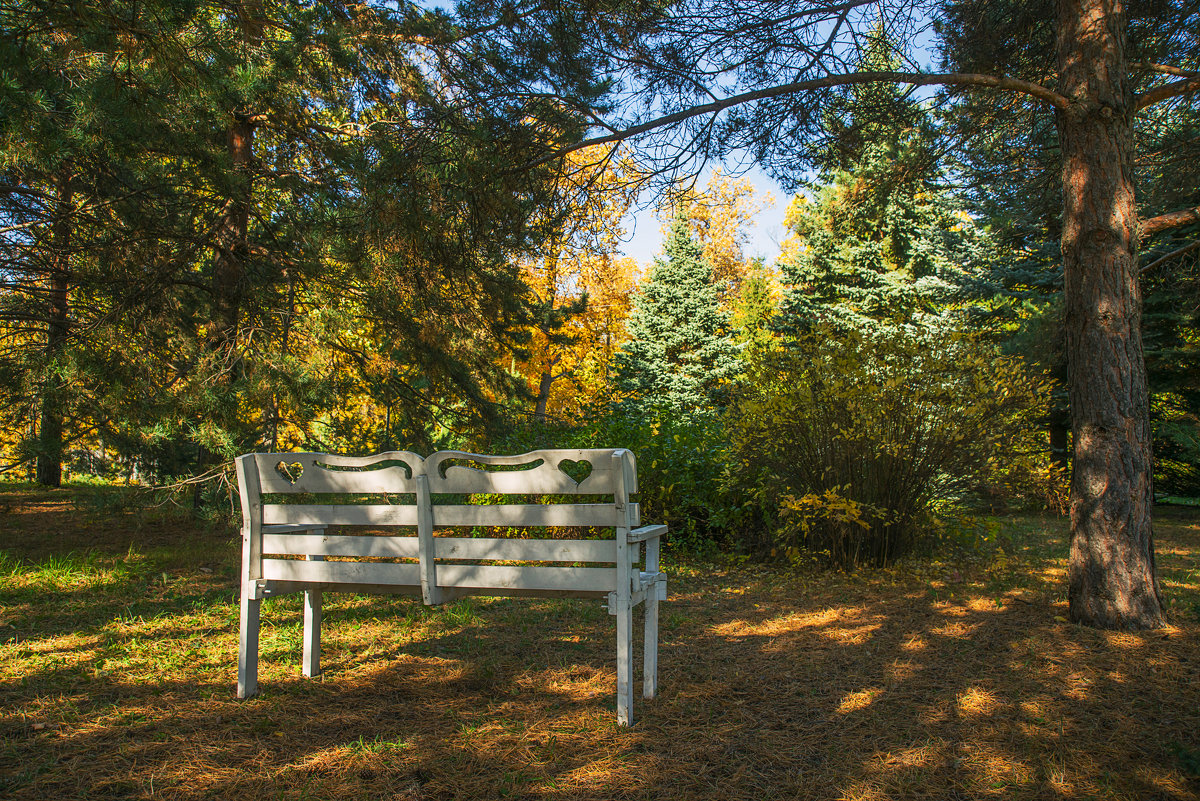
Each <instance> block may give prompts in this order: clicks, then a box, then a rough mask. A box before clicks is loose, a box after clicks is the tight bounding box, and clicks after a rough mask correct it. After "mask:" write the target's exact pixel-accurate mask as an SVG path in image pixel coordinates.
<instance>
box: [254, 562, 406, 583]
mask: <svg viewBox="0 0 1200 801" xmlns="http://www.w3.org/2000/svg"><path fill="white" fill-rule="evenodd" d="M263 578H265V579H268V580H271V581H308V582H328V583H330V584H391V585H406V586H407V585H413V586H417V587H419V586H420V585H421V573H420V565H418V564H416V563H415V562H409V563H404V562H307V561H302V560H300V559H264V560H263Z"/></svg>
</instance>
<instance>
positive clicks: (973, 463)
mask: <svg viewBox="0 0 1200 801" xmlns="http://www.w3.org/2000/svg"><path fill="white" fill-rule="evenodd" d="M1042 390H1043V386H1042V383H1041V382H1040V381H1038V380H1035V379H1033V378H1031V377H1030V376H1029V375H1028V374H1027V373H1026V371H1025V370H1024V369H1023V367H1022V365H1021V364H1020V362H1019V361H1018V360H1015V359H1011V358H1004V357H1000V356H998V355H997V354H996V353H995V352H994V349H993V348H991V347H989V346H986V345H983V344H981V343H979V342H978V341H976V340H974V339H972V338H970V337H968V336H963V335H957V334H951V333H944V332H943V333H924V334H912V335H909V336H898V335H896V334H895V333H894V332H893V333H891V334H888V335H871V334H870V333H866V332H849V333H844V332H841V331H834V330H831V329H828V328H818V329H817V330H816V331H814V332H813V333H812V334H810V335H808V336H806V337H803V338H801V339H799V340H797V341H795V342H793V343H791V345H790V347H789V348H787V349H780V350H774V351H762V352H758V353H756V354H755V356H754V357H753V358H752V359H751V360H750V362H749V364H748V368H747V375H746V377H745V379H744V382H743V384H742V386H741V388H740V391H739V393H738V395H737V398H736V402H735V403H734V405H733V407H732V408H731V410H730V413H729V416H728V418H727V425H728V429H729V433H728V435H729V439H730V450H731V455H730V458H729V465H730V469H729V473H728V477H727V482H728V487H729V490H730V492H740V493H742V503H743V507H744V509H745V510H746V513H747V515H748V516H749V517H750V518H751V519H755V518H756V519H757V521H758V522H759V524H760V525H762V526H763V531H762V534H761V535H760V536H762V537H763V538H764V539H765V540H766V542H764V543H762V544H763V545H764V546H765V547H769V548H774V549H776V550H782V551H784V553H785V554H787V555H790V556H793V557H799V556H800V555H801V554H802V552H804V551H808V552H812V553H816V554H818V555H819V556H820V557H821V558H823V559H824V560H826V561H828V562H830V563H832V564H835V565H839V566H846V567H849V566H853V565H857V564H875V565H882V564H887V563H889V562H891V561H892V560H894V559H895V558H896V557H897V556H899V555H901V554H903V553H904V552H905V551H906V550H908V549H909V548H910V547H911V546H912V545H913V543H914V542H915V541H916V540H918V539H919V538H920V537H921V536H922V524H923V522H924V520H925V518H926V517H927V516H928V515H929V514H930V513H931V512H933V511H934V510H935V509H936V507H937V506H938V505H939V504H942V503H945V502H952V501H956V500H959V499H961V498H962V497H963V496H964V495H965V494H966V493H967V492H969V491H971V490H973V489H975V488H976V487H977V486H978V485H979V484H980V483H981V482H983V481H984V480H985V479H986V478H987V477H988V476H989V475H991V474H992V473H994V472H995V471H996V469H997V467H998V466H999V465H1002V464H1004V463H1006V462H1007V461H1008V460H1010V459H1011V458H1012V456H1013V455H1014V454H1019V453H1022V452H1028V451H1031V450H1036V448H1035V447H1034V445H1033V444H1032V443H1030V442H1029V441H1028V440H1029V436H1028V435H1029V432H1030V430H1031V425H1032V422H1033V412H1034V406H1035V403H1036V401H1037V399H1038V395H1039V394H1040V392H1041V391H1042Z"/></svg>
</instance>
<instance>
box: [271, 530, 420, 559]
mask: <svg viewBox="0 0 1200 801" xmlns="http://www.w3.org/2000/svg"><path fill="white" fill-rule="evenodd" d="M263 553H278V554H288V555H296V556H301V555H309V554H311V555H314V556H386V557H408V558H412V559H416V558H417V538H416V537H373V536H355V535H353V534H351V535H337V534H325V535H320V536H318V535H314V534H264V535H263Z"/></svg>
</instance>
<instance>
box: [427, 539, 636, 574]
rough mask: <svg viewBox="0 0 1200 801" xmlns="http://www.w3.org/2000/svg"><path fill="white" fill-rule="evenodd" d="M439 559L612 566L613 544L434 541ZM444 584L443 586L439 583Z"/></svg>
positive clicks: (601, 541)
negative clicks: (599, 563) (593, 563)
mask: <svg viewBox="0 0 1200 801" xmlns="http://www.w3.org/2000/svg"><path fill="white" fill-rule="evenodd" d="M434 544H435V546H436V549H437V556H438V558H439V559H495V560H498V561H524V562H616V561H617V544H616V542H615V541H614V540H516V539H502V538H495V537H477V538H473V537H437V538H435V539H434ZM443 583H444V582H443Z"/></svg>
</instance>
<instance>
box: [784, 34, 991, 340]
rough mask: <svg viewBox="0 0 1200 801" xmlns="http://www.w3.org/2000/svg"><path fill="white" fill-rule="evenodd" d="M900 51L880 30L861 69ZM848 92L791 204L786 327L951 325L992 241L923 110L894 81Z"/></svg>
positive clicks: (886, 63)
mask: <svg viewBox="0 0 1200 801" xmlns="http://www.w3.org/2000/svg"><path fill="white" fill-rule="evenodd" d="M895 59H896V57H895V55H894V53H893V51H892V47H891V43H890V42H889V40H888V38H887V37H886V35H884V33H883V32H882V30H881V29H876V30H875V31H874V32H873V34H872V36H871V39H870V42H869V46H868V48H867V51H866V52H865V53H864V54H863V56H862V61H861V63H860V67H861V68H863V69H895V68H896V65H895V63H894V62H895ZM846 91H847V94H846V95H844V96H843V97H841V98H840V100H839V102H838V103H837V104H836V105H835V108H834V109H833V110H831V111H830V113H829V114H828V115H827V117H826V120H825V125H824V128H825V130H826V137H827V143H826V149H825V152H824V155H823V157H822V158H821V160H820V166H821V172H820V173H819V180H818V181H817V182H816V183H814V184H812V185H810V187H811V197H809V196H805V195H799V196H797V198H796V199H795V201H794V202H793V203H792V206H791V207H790V208H789V210H788V218H787V224H788V226H789V228H790V229H791V232H792V234H793V235H794V236H795V238H796V239H795V243H794V245H793V246H792V247H790V248H789V249H788V250H787V251H785V254H784V256H783V257H782V258H781V259H780V266H781V268H782V270H783V273H784V279H785V282H786V283H787V284H788V285H789V287H790V291H789V292H788V295H787V297H786V300H785V304H784V313H785V318H784V320H785V325H786V327H787V328H788V329H789V330H792V331H801V332H802V331H806V330H808V329H809V328H810V327H811V326H813V325H815V324H833V325H837V326H839V327H841V328H843V329H846V330H850V329H863V330H874V329H877V328H879V327H880V326H887V325H895V324H908V323H918V324H923V325H927V326H928V325H940V326H943V327H945V326H947V325H950V323H948V322H947V321H946V320H944V319H942V318H944V317H946V316H948V315H949V314H952V313H953V312H954V311H955V306H956V305H961V303H962V301H963V299H964V298H963V287H964V285H965V284H966V283H968V277H967V275H966V274H965V269H966V268H967V267H968V265H970V264H971V263H972V262H973V261H978V257H979V255H980V254H979V251H980V250H981V249H983V248H985V247H986V238H985V237H983V236H982V234H981V232H980V231H979V230H978V229H977V228H976V226H975V225H974V223H973V222H972V220H971V218H970V217H969V216H968V215H966V214H965V213H963V211H962V210H961V208H960V207H959V205H958V204H957V203H956V201H955V199H954V197H953V195H952V194H951V193H950V192H949V191H947V190H946V189H945V188H944V186H943V183H944V176H943V174H942V170H941V167H940V164H939V161H938V159H939V155H938V149H937V139H936V132H935V130H934V128H933V124H932V121H931V119H930V118H929V115H928V114H927V113H926V110H925V109H924V108H923V107H922V106H921V105H920V104H918V103H917V102H915V101H913V100H911V99H909V98H908V97H907V96H905V95H903V94H902V93H901V92H900V89H899V88H898V87H896V86H894V85H892V84H883V85H868V86H864V87H851V88H850V89H848V90H846Z"/></svg>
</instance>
